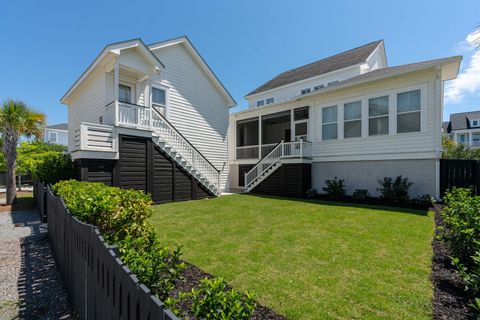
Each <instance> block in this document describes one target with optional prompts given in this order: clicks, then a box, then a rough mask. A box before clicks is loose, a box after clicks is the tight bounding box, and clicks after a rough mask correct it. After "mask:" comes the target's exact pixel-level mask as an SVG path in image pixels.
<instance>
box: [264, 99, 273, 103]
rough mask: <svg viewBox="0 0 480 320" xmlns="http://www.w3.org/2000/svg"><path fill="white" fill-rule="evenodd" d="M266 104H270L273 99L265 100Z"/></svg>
mask: <svg viewBox="0 0 480 320" xmlns="http://www.w3.org/2000/svg"><path fill="white" fill-rule="evenodd" d="M265 102H266V104H272V103H273V102H274V100H273V98H267V100H266V101H265Z"/></svg>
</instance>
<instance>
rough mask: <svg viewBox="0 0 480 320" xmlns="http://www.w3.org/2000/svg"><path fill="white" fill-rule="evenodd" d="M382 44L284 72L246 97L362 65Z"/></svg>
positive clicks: (373, 43) (354, 50)
mask: <svg viewBox="0 0 480 320" xmlns="http://www.w3.org/2000/svg"><path fill="white" fill-rule="evenodd" d="M382 42H383V40H378V41H374V42H371V43H368V44H365V45H363V46H361V47H358V48H354V49H351V50H348V51H345V52H342V53H339V54H336V55H334V56H331V57H328V58H325V59H322V60H318V61H316V62H313V63H309V64H306V65H304V66H301V67H298V68H295V69H291V70H288V71H285V72H283V73H281V74H279V75H277V76H276V77H274V78H273V79H271V80H269V81H267V82H266V83H264V84H262V85H261V86H259V87H258V88H256V89H255V90H253V91H252V92H250V93H249V94H247V95H246V97H248V96H251V95H253V94H256V93H260V92H263V91H267V90H271V89H274V88H278V87H281V86H284V85H287V84H291V83H294V82H297V81H301V80H305V79H309V78H312V77H317V76H320V75H322V74H326V73H329V72H332V71H336V70H340V69H344V68H347V67H350V66H354V65H356V64H359V63H362V62H364V61H365V60H367V58H368V57H369V56H370V55H371V54H372V53H373V51H374V50H375V49H376V48H377V47H378V46H379V45H380V44H381V43H382Z"/></svg>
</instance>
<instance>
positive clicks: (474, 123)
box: [470, 119, 480, 128]
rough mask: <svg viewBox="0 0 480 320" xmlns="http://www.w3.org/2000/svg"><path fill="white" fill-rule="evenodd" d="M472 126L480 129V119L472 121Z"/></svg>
mask: <svg viewBox="0 0 480 320" xmlns="http://www.w3.org/2000/svg"><path fill="white" fill-rule="evenodd" d="M470 126H471V127H475V128H476V127H480V119H475V120H472V121H470Z"/></svg>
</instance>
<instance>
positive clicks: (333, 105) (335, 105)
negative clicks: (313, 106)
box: [320, 104, 339, 141]
mask: <svg viewBox="0 0 480 320" xmlns="http://www.w3.org/2000/svg"><path fill="white" fill-rule="evenodd" d="M330 107H337V121H334V122H325V123H324V122H323V109H326V108H330ZM338 109H339V107H338V104H330V105H328V106H324V107H322V108H321V109H320V114H321V128H320V132H321V136H322V138H321V139H322V141H332V140H339V135H338V123H339V121H338V119H339V118H338ZM329 124H336V125H337V137H336V138H334V139H325V138H324V137H323V126H324V125H329Z"/></svg>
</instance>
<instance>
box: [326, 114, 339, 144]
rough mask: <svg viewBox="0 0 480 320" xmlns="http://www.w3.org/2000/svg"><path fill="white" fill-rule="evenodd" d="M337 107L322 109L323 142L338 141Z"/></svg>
mask: <svg viewBox="0 0 480 320" xmlns="http://www.w3.org/2000/svg"><path fill="white" fill-rule="evenodd" d="M337 117H338V116H337V106H330V107H325V108H323V109H322V140H334V139H337V127H338V123H337Z"/></svg>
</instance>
